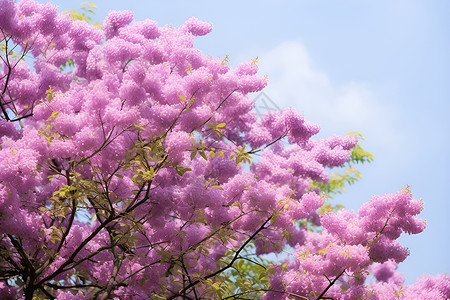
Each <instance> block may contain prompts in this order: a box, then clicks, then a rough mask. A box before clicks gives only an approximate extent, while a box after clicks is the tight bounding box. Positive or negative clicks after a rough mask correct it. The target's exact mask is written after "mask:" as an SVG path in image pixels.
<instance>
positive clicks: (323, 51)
mask: <svg viewBox="0 0 450 300" xmlns="http://www.w3.org/2000/svg"><path fill="white" fill-rule="evenodd" d="M41 2H45V1H41ZM50 2H52V3H54V4H56V5H58V6H60V7H61V8H72V9H77V8H79V7H80V5H79V3H80V2H81V1H72V0H60V1H57V0H54V1H50ZM94 3H95V4H97V6H98V10H97V15H96V19H98V20H99V21H102V20H103V19H104V17H105V16H106V14H107V12H108V11H109V10H132V11H134V13H135V19H136V20H143V19H146V18H150V19H153V20H156V21H157V22H158V24H159V25H160V26H163V25H165V24H172V25H174V26H179V25H181V24H182V23H183V22H184V21H185V20H187V19H189V18H190V17H192V16H195V17H197V18H199V19H201V20H204V21H208V22H212V23H213V24H214V30H213V32H212V33H210V34H209V35H207V36H204V37H199V38H197V40H196V47H198V48H200V49H201V50H202V51H203V52H204V53H205V54H208V55H212V56H225V55H226V54H229V55H230V62H231V64H232V65H235V64H237V63H238V62H240V61H242V60H249V59H251V58H255V57H257V56H258V57H259V59H258V60H259V62H260V70H261V73H262V74H267V75H268V77H269V85H268V87H267V88H266V90H265V93H266V94H267V95H268V96H269V97H270V98H271V99H272V100H273V101H274V102H276V103H277V105H278V106H280V107H288V106H293V107H295V108H296V109H297V110H298V111H300V112H303V113H304V115H305V117H306V118H307V119H308V120H311V121H315V122H318V123H319V124H321V126H322V136H327V135H330V134H333V133H337V134H346V133H347V132H349V131H359V132H361V133H362V134H363V136H364V137H365V138H366V141H364V142H363V144H362V145H363V147H364V148H366V149H367V150H368V151H371V152H372V153H373V154H375V161H374V162H373V163H371V164H369V165H367V166H362V167H361V168H360V170H361V172H362V174H363V179H362V180H361V181H360V182H358V183H357V184H355V185H354V186H351V187H349V188H348V189H347V193H345V194H344V195H342V196H340V197H338V198H337V199H336V200H337V201H338V202H340V203H342V204H344V205H346V206H347V207H348V208H352V209H355V210H357V209H358V207H359V206H360V205H361V203H363V202H365V201H367V200H369V199H370V197H371V195H373V194H384V193H393V192H396V191H397V190H398V189H400V188H402V187H404V186H405V185H406V184H410V185H411V190H412V192H413V194H414V195H415V197H416V198H423V200H424V202H425V209H424V211H423V212H422V215H421V216H422V217H423V218H426V219H427V222H428V228H427V229H426V230H425V231H424V232H423V233H421V234H420V235H415V236H405V237H402V238H401V242H402V244H403V245H405V246H407V247H408V248H409V249H410V251H411V255H410V257H408V258H407V260H406V261H405V262H403V263H402V264H401V265H400V268H399V270H400V271H401V272H403V273H404V274H405V276H406V278H407V283H413V282H415V279H416V278H417V277H418V276H419V275H421V274H422V273H428V274H432V275H435V274H437V273H443V272H448V271H449V266H450V260H449V256H448V250H447V249H448V248H449V247H450V238H449V236H450V235H449V234H448V231H449V230H450V216H449V211H448V209H449V206H448V204H447V203H448V198H449V196H448V195H449V191H448V190H449V186H450V185H449V182H450V159H449V157H448V155H449V154H450V151H449V150H448V149H449V146H450V142H449V138H450V134H449V129H450V124H449V113H450V104H449V103H450V83H449V79H450V55H449V53H450V19H449V18H448V13H449V12H450V2H449V1H446V0H441V1H438V0H422V1H419V0H389V1H388V0H379V1H361V0H352V1H351V0H341V1H324V0H314V1H313V0H310V1H304V0H298V1H294V0H292V1H288V0H279V1H253V0H249V1H242V0H241V1H235V0H230V1H226V2H225V1H221V2H218V1H182V0H177V1H175V0H171V1H137V0H128V1H117V0H112V1H111V0H108V1H106V0H101V1H100V0H99V1H95V2H94Z"/></svg>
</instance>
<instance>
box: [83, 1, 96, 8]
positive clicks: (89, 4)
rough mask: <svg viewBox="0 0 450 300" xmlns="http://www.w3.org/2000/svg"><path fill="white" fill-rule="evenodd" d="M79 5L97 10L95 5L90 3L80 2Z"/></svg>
mask: <svg viewBox="0 0 450 300" xmlns="http://www.w3.org/2000/svg"><path fill="white" fill-rule="evenodd" d="M81 5H87V6H90V7H92V8H97V5H95V4H94V3H91V2H81Z"/></svg>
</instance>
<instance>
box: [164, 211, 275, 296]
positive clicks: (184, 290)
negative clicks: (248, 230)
mask: <svg viewBox="0 0 450 300" xmlns="http://www.w3.org/2000/svg"><path fill="white" fill-rule="evenodd" d="M271 219H272V215H271V216H270V217H269V218H267V220H266V221H265V222H264V223H263V224H262V225H261V226H260V227H259V228H258V229H257V230H256V231H255V232H254V233H253V234H252V235H251V236H250V237H249V238H248V239H247V240H246V241H245V243H244V244H242V245H241V247H239V249H238V250H237V251H236V253H235V254H234V257H233V259H232V260H231V261H230V262H229V263H228V264H227V265H226V266H225V267H223V268H221V269H219V270H217V271H216V272H213V273H211V274H209V275H206V276H204V277H203V278H202V279H201V280H196V281H194V282H193V283H191V284H189V285H187V286H186V287H185V288H183V289H182V290H181V291H179V292H178V294H175V295H172V296H171V297H169V298H168V300H172V299H175V298H176V297H178V296H181V295H183V294H184V293H185V292H186V291H187V290H189V289H190V288H192V287H194V286H195V285H197V284H198V283H200V282H201V281H203V280H206V279H208V278H211V277H214V276H216V275H218V274H220V273H222V272H224V271H225V270H228V269H229V268H231V267H232V266H233V264H234V263H235V262H236V260H238V259H239V254H240V253H241V252H242V250H244V248H245V247H246V246H247V245H248V243H250V242H251V241H252V240H253V239H254V238H255V236H256V235H257V234H258V233H259V232H260V231H261V230H263V229H264V227H265V226H266V224H267V223H268V222H269V221H270V220H271Z"/></svg>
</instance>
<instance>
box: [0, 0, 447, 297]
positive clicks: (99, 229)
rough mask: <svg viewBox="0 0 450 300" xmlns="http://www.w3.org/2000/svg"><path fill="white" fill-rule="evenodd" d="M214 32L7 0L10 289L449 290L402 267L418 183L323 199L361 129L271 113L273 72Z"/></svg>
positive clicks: (416, 228) (0, 243)
mask: <svg viewBox="0 0 450 300" xmlns="http://www.w3.org/2000/svg"><path fill="white" fill-rule="evenodd" d="M75 19H76V18H75ZM211 29H212V26H211V24H208V23H204V22H201V21H199V20H197V19H195V18H191V19H189V20H188V21H187V22H186V23H184V24H183V25H182V26H180V27H179V28H173V27H170V26H166V27H157V25H156V22H154V21H151V20H145V21H142V22H133V14H132V12H129V11H125V12H117V11H113V12H110V13H109V14H108V16H107V17H106V19H105V20H104V22H103V24H102V25H101V29H100V28H99V27H96V26H91V25H89V24H88V23H87V22H84V21H81V20H73V19H72V18H70V16H68V15H67V14H58V12H57V8H56V7H54V6H52V5H50V4H38V3H37V2H35V1H32V0H24V1H20V2H19V3H15V2H14V1H13V0H0V30H1V36H0V39H1V55H0V57H1V60H2V61H1V69H0V95H1V98H0V108H1V119H0V143H1V146H0V147H1V148H0V170H1V172H0V232H1V240H0V295H1V296H2V299H14V298H16V297H18V298H22V299H36V298H37V299H55V298H56V299H109V298H111V299H120V298H121V299H148V298H151V299H253V298H257V299H258V298H261V297H263V298H264V299H333V298H338V299H356V298H358V297H360V298H364V299H395V298H400V299H447V298H448V297H450V278H449V276H448V275H439V276H437V277H423V278H421V279H419V280H418V282H417V284H416V285H413V286H403V285H402V284H403V281H404V279H403V278H402V277H401V275H399V274H398V273H396V272H395V269H396V267H397V264H398V263H399V262H401V261H403V260H404V259H405V258H406V257H407V255H408V253H407V249H406V248H404V247H403V246H401V245H400V244H399V243H398V242H397V241H396V239H397V238H398V237H399V236H400V234H401V233H402V232H406V233H410V234H416V233H419V232H421V231H422V230H423V229H424V228H425V222H424V220H421V219H419V218H417V215H418V214H419V212H420V211H421V209H422V202H421V201H419V200H414V199H413V198H412V195H411V192H410V191H409V189H408V188H404V189H402V190H400V191H399V192H397V193H395V194H386V195H384V196H374V197H373V198H372V199H371V200H370V201H369V202H367V203H365V204H364V205H363V206H362V207H361V208H360V209H359V211H358V212H357V213H354V212H352V211H347V210H344V209H340V210H338V211H334V210H326V209H324V207H326V206H324V205H325V200H326V199H325V197H324V196H323V193H322V192H323V191H324V188H326V183H327V182H328V181H329V179H330V175H329V174H328V172H327V169H326V168H332V167H336V166H340V165H342V164H345V163H346V162H347V161H348V160H349V158H350V157H351V151H352V149H353V150H354V149H355V146H356V143H357V140H356V138H355V137H353V136H346V137H341V136H332V137H329V138H325V139H320V140H315V139H312V138H311V137H312V136H313V135H315V134H316V133H317V132H318V131H319V126H318V125H315V124H312V123H309V122H307V121H306V120H304V119H303V116H301V115H299V114H298V113H296V112H295V111H294V110H292V109H288V110H286V111H284V112H282V113H278V112H271V113H267V114H266V115H264V116H263V117H262V118H260V119H258V118H257V117H256V114H255V113H254V112H253V111H252V108H253V105H254V103H253V101H252V100H251V99H250V98H248V97H247V94H248V93H250V92H257V91H260V90H261V89H263V88H264V86H265V85H266V82H267V80H266V78H265V77H263V76H259V75H257V64H256V61H249V62H244V63H241V64H239V65H238V66H237V67H236V68H234V69H232V68H230V67H229V66H228V64H227V61H226V59H223V58H211V57H207V56H204V55H202V54H201V52H200V51H199V50H197V49H194V48H193V39H194V36H201V35H205V34H207V33H208V32H210V31H211ZM286 140H287V141H288V143H287V142H285V141H286ZM255 156H257V159H255ZM321 208H322V209H321ZM319 211H320V213H318V212H319ZM310 224H315V226H316V227H311V226H310ZM286 245H290V246H291V247H293V249H294V250H295V252H294V254H293V255H292V256H291V258H290V259H288V260H287V261H286V262H282V263H280V264H271V265H266V264H261V263H260V262H259V260H258V255H261V254H264V253H274V252H275V253H277V252H280V251H281V250H282V249H283V248H284V247H285V246H286ZM251 247H254V249H255V250H254V251H249V248H251ZM248 265H251V266H252V268H253V269H252V270H253V273H255V270H259V271H256V272H257V273H258V278H257V280H256V282H253V281H252V282H251V280H250V279H248V278H247V277H246V276H243V275H244V274H245V270H244V269H245V267H246V266H248ZM369 272H370V273H372V274H374V276H375V278H376V280H375V281H373V282H367V280H366V278H367V275H368V274H369Z"/></svg>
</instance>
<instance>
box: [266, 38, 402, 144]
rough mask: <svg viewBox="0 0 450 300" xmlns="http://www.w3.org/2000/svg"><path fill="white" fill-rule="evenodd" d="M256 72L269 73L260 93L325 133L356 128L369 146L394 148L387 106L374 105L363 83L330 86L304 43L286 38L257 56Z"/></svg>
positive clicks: (390, 118)
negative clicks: (258, 68)
mask: <svg viewBox="0 0 450 300" xmlns="http://www.w3.org/2000/svg"><path fill="white" fill-rule="evenodd" d="M259 62H260V71H261V73H262V74H267V75H268V76H269V84H268V86H267V88H266V89H265V90H264V92H265V93H266V94H267V95H268V96H269V97H270V98H271V99H272V101H273V102H275V103H276V104H277V105H278V106H280V107H282V108H283V107H288V106H293V107H294V108H295V109H297V111H299V112H303V113H304V115H305V118H306V119H307V120H309V121H313V122H316V123H319V124H320V125H321V126H322V130H323V131H324V133H326V134H327V135H329V134H333V133H338V134H346V133H347V132H350V131H358V132H361V133H362V134H363V136H365V137H366V139H367V141H370V144H377V145H378V146H382V147H383V146H384V147H387V148H392V147H395V144H396V142H395V141H396V140H397V139H398V136H399V134H398V133H397V134H396V133H394V126H393V116H394V115H395V114H394V112H393V110H392V108H387V107H383V106H381V104H379V103H377V101H376V96H375V95H374V92H373V91H372V90H371V89H370V88H369V87H368V85H366V84H364V83H361V82H356V81H350V82H347V83H345V84H343V85H341V86H335V85H333V83H332V80H331V79H330V78H329V76H328V75H327V74H325V73H324V72H322V71H320V70H317V69H316V68H315V67H314V63H313V61H312V59H311V58H310V56H309V55H308V52H307V50H306V48H305V46H304V45H302V44H301V43H300V42H285V43H283V44H280V45H279V46H277V47H276V48H274V49H272V50H270V51H269V52H267V53H265V54H263V55H261V56H260V58H259Z"/></svg>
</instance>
